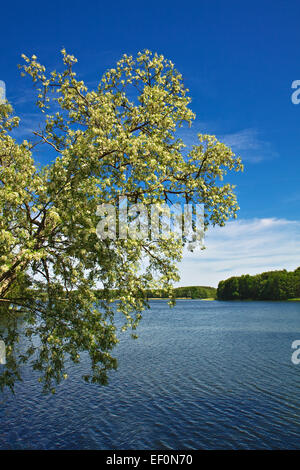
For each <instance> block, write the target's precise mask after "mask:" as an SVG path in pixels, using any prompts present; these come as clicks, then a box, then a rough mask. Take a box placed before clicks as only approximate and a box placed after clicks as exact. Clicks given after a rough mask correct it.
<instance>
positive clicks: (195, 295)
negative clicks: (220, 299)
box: [147, 286, 217, 299]
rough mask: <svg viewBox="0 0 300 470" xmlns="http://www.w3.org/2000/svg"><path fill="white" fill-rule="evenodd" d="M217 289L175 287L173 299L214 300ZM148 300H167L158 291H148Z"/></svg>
mask: <svg viewBox="0 0 300 470" xmlns="http://www.w3.org/2000/svg"><path fill="white" fill-rule="evenodd" d="M216 294H217V289H216V288H215V287H208V286H188V287H176V288H174V297H175V298H177V299H178V298H184V299H208V298H214V299H215V298H216ZM147 297H148V298H153V297H156V298H161V299H162V298H167V295H166V294H165V293H164V292H163V291H162V290H160V289H158V290H153V291H152V290H148V291H147Z"/></svg>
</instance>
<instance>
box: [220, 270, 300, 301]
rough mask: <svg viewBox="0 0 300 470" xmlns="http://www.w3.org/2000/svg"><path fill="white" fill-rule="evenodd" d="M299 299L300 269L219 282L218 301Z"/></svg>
mask: <svg viewBox="0 0 300 470" xmlns="http://www.w3.org/2000/svg"><path fill="white" fill-rule="evenodd" d="M299 297H300V267H299V268H297V269H295V271H290V272H289V271H287V270H286V269H284V270H282V271H268V272H264V273H262V274H257V275H255V276H250V275H249V274H246V275H243V276H238V277H231V278H229V279H226V280H225V281H221V282H220V283H219V285H218V289H217V298H218V299H219V300H287V299H292V298H299Z"/></svg>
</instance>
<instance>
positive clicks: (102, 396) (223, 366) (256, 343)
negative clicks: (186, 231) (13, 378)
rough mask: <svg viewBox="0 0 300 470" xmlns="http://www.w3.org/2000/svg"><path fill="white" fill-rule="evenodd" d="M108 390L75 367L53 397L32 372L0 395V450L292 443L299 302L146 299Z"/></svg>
mask: <svg viewBox="0 0 300 470" xmlns="http://www.w3.org/2000/svg"><path fill="white" fill-rule="evenodd" d="M138 333H139V339H137V340H132V339H130V338H129V335H128V334H123V336H122V337H121V342H120V344H119V345H118V346H117V348H116V349H115V353H116V356H117V357H118V359H119V368H118V370H117V371H116V372H115V371H114V372H112V373H111V374H110V383H109V385H108V386H106V387H100V386H97V385H89V384H86V383H84V382H83V381H82V379H81V375H82V374H83V373H84V372H85V367H84V358H83V364H81V365H79V366H74V365H72V366H71V365H70V366H69V370H68V373H69V374H70V377H69V379H67V380H66V381H65V382H64V383H63V384H61V385H60V386H59V387H58V389H57V393H56V394H55V395H51V396H50V395H46V396H45V395H42V394H41V388H40V384H39V383H38V382H37V380H36V376H35V375H33V374H32V372H31V371H30V370H29V369H28V368H25V369H24V381H23V383H19V384H17V386H16V390H15V396H13V395H12V394H11V393H10V392H9V391H6V392H5V393H3V394H2V395H0V401H1V403H0V448H1V449H118V450H121V449H295V448H299V447H300V365H298V366H297V365H294V364H293V363H292V361H291V356H292V352H293V350H292V349H291V344H292V342H293V341H294V340H300V303H297V302H217V301H213V302H209V301H201V300H178V301H177V305H176V307H175V308H173V309H170V308H169V307H168V305H167V302H166V301H165V300H153V301H151V309H150V310H149V311H147V312H145V314H144V318H143V320H142V322H141V324H140V326H139V329H138Z"/></svg>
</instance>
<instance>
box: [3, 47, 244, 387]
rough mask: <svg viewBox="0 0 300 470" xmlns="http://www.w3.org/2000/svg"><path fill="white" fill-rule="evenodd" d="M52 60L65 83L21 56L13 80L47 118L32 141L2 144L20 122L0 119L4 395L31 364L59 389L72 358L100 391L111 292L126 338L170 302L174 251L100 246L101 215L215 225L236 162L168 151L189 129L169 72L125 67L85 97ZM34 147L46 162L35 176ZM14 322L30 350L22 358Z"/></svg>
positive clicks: (177, 248) (156, 63) (229, 205)
mask: <svg viewBox="0 0 300 470" xmlns="http://www.w3.org/2000/svg"><path fill="white" fill-rule="evenodd" d="M62 57H63V64H64V68H63V71H62V72H57V71H53V72H51V73H49V74H48V73H47V72H46V69H45V67H44V66H43V65H41V64H40V63H39V62H38V61H37V57H36V56H32V57H31V58H28V57H26V56H25V55H23V59H24V61H25V62H24V65H22V66H20V68H21V70H22V74H23V75H29V76H30V77H31V78H32V80H33V82H34V84H35V86H36V88H37V106H38V108H39V109H40V110H41V111H42V112H43V113H44V116H45V125H44V127H43V129H42V130H38V131H36V132H34V136H33V140H32V141H30V142H27V141H24V142H23V143H22V144H18V143H17V142H16V141H15V140H14V139H13V138H12V137H11V136H10V130H11V129H12V128H13V127H15V126H17V125H18V118H17V117H13V116H12V107H11V106H10V105H9V104H8V103H5V104H2V105H1V106H0V213H1V220H0V224H1V225H0V260H1V264H0V306H1V315H3V314H4V312H5V315H6V317H7V318H9V319H10V322H11V325H12V326H11V327H10V328H6V329H5V331H3V336H4V339H5V341H6V344H7V362H8V364H7V368H6V370H5V371H4V373H3V374H2V378H1V380H2V381H1V384H2V386H4V385H9V386H11V387H12V386H13V383H14V381H15V380H16V379H17V378H19V364H20V362H23V361H29V362H30V364H31V365H32V367H33V369H35V370H38V371H39V372H40V381H42V382H43V385H44V388H45V390H49V389H53V386H54V385H55V383H59V382H60V381H61V379H62V378H63V377H66V374H65V370H64V368H65V362H66V359H68V358H69V359H71V360H72V361H73V362H75V363H76V362H78V361H79V360H80V353H81V352H82V351H87V352H88V354H89V357H90V361H91V369H90V371H88V373H87V374H86V375H85V376H84V379H85V380H86V381H92V382H95V383H101V384H103V383H106V382H107V373H108V371H109V370H110V369H112V368H116V366H117V363H116V360H115V358H114V357H113V356H112V355H111V350H112V349H113V347H114V346H115V345H116V343H117V342H118V336H117V335H118V332H117V330H116V326H115V323H114V312H115V308H116V307H115V304H114V300H115V298H114V297H115V296H114V294H113V292H114V291H115V290H117V292H118V301H117V309H118V310H119V311H120V312H121V313H122V314H123V315H124V325H123V329H126V328H132V329H133V330H134V329H135V328H136V326H137V324H138V321H139V320H140V318H141V312H142V311H143V310H144V309H145V307H147V300H146V290H147V289H156V288H158V287H159V288H162V289H164V290H165V292H167V294H168V295H169V296H170V298H171V297H172V283H173V282H174V281H176V280H178V272H177V267H176V265H177V262H178V261H179V260H180V259H181V256H182V248H183V245H184V241H183V242H182V240H176V239H175V238H173V239H168V240H166V239H163V238H161V239H158V240H151V239H150V240H144V239H143V240H133V239H130V238H128V239H120V238H117V239H116V240H111V239H108V238H107V239H105V240H99V239H98V238H97V236H96V231H95V228H96V226H97V222H98V221H99V218H98V217H97V215H96V210H97V206H98V205H99V204H103V203H110V204H113V205H114V206H117V204H118V201H119V200H120V197H126V198H127V199H128V201H129V203H130V204H132V203H138V202H140V203H143V204H146V205H148V206H149V205H150V204H152V203H160V204H162V203H167V204H169V203H170V202H171V201H174V200H176V201H180V202H182V201H185V202H187V203H193V204H197V203H200V204H201V203H205V227H207V226H208V225H209V224H213V225H215V224H218V225H224V223H225V222H226V220H228V219H229V218H230V217H232V216H233V217H235V216H236V212H237V210H238V206H237V201H236V196H235V194H234V187H233V186H232V185H230V184H228V183H227V184H225V183H222V180H223V177H224V175H225V174H226V170H228V169H229V170H235V171H239V170H241V169H242V164H241V161H240V159H239V158H237V157H236V156H235V155H234V154H233V152H232V151H231V149H229V148H228V147H227V146H225V145H224V144H223V143H221V142H219V141H218V140H217V139H216V138H215V137H214V136H209V135H200V134H199V135H198V138H199V144H198V145H195V146H193V148H192V150H191V151H190V152H186V150H185V145H184V143H183V141H182V140H181V139H180V138H178V135H177V130H178V128H179V127H181V126H182V125H184V124H185V123H188V124H191V123H192V121H193V120H194V118H195V116H194V114H193V112H192V111H191V109H190V108H189V104H190V101H191V99H190V98H189V97H188V90H187V89H186V88H185V87H184V84H183V79H182V76H181V75H180V73H178V72H177V71H176V69H175V67H174V65H173V63H172V62H170V61H168V60H166V59H165V58H164V57H163V56H161V55H157V54H152V53H151V52H149V51H145V52H142V53H139V54H138V55H137V57H136V58H133V57H132V56H127V55H124V56H123V58H122V59H121V60H120V61H119V62H118V63H117V65H116V67H115V68H113V69H111V70H109V71H108V72H107V73H105V74H104V76H103V77H102V79H101V80H100V83H99V86H98V87H97V89H96V90H93V91H89V90H88V88H87V86H86V85H85V84H84V82H83V81H79V80H77V78H76V73H75V72H74V70H73V69H74V64H75V63H76V62H77V60H76V59H75V58H74V56H72V55H68V54H67V53H66V51H65V50H62ZM41 145H44V146H47V147H48V149H49V151H51V152H52V153H51V155H53V158H52V162H51V164H49V165H47V166H45V167H43V168H41V169H38V168H37V166H36V165H35V162H34V152H35V151H36V149H37V148H38V146H41ZM145 266H146V267H145ZM99 285H100V286H101V287H102V288H103V295H101V297H100V298H99V296H98V297H97V295H96V289H97V287H99ZM19 318H22V322H23V325H25V327H24V328H25V335H26V337H27V342H28V347H27V349H26V352H24V351H22V354H20V353H17V348H16V346H15V342H16V341H17V339H18V334H19V333H18V330H17V328H16V322H17V319H19ZM37 337H38V338H39V341H38V342H37V341H36V340H35V341H34V340H33V338H37Z"/></svg>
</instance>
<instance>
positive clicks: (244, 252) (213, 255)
mask: <svg viewBox="0 0 300 470" xmlns="http://www.w3.org/2000/svg"><path fill="white" fill-rule="evenodd" d="M205 246H206V249H205V250H203V251H194V253H188V252H186V254H185V256H184V258H183V260H182V262H181V263H180V266H179V268H180V274H181V281H180V282H179V283H178V285H182V286H187V285H212V286H217V285H218V282H219V281H221V280H223V279H226V278H228V277H230V276H239V275H241V274H257V273H260V272H263V271H269V270H275V269H288V270H294V269H295V268H296V267H298V266H300V221H299V220H286V219H276V218H266V219H249V220H238V221H231V222H229V223H228V224H227V225H226V226H225V227H212V228H210V229H209V230H208V232H207V234H206V239H205Z"/></svg>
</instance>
